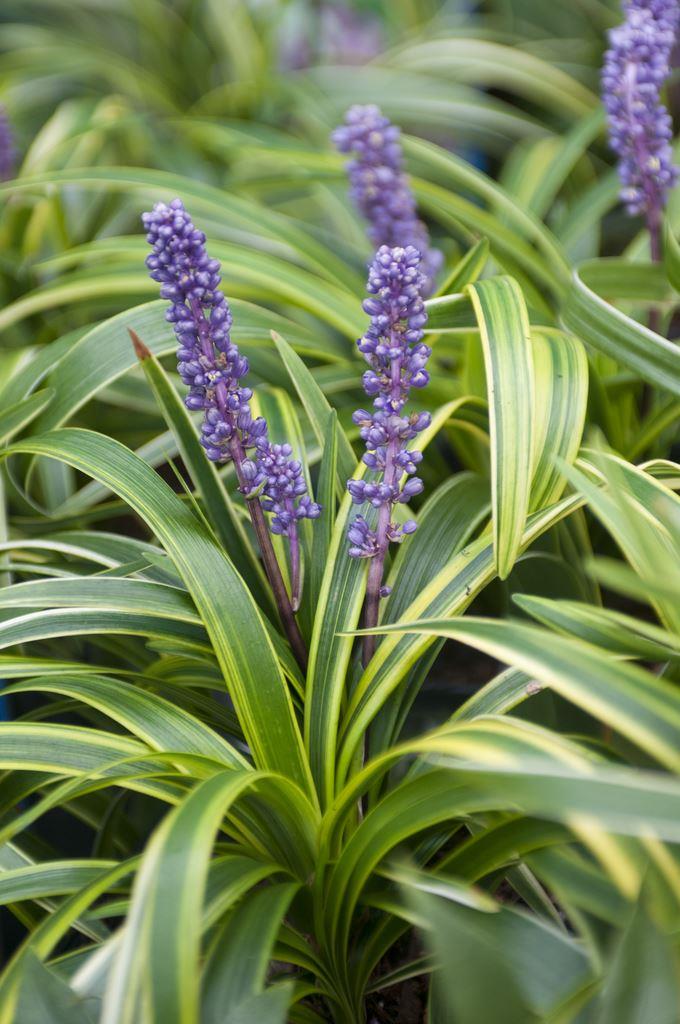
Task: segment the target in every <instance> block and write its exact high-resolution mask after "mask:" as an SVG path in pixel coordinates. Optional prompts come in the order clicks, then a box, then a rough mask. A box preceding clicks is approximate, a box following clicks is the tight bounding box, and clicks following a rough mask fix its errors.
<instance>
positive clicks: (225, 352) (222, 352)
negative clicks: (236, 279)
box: [142, 199, 320, 535]
mask: <svg viewBox="0 0 680 1024" xmlns="http://www.w3.org/2000/svg"><path fill="white" fill-rule="evenodd" d="M142 221H143V224H144V227H145V229H146V231H147V241H148V242H149V244H150V245H151V246H152V252H151V253H150V254H149V256H147V259H146V265H147V268H148V270H149V272H150V274H151V277H152V278H153V280H154V281H158V282H159V283H160V285H161V297H162V298H164V299H167V300H168V301H169V302H170V307H169V309H168V311H167V313H166V314H165V315H166V319H167V320H169V322H170V323H171V324H173V326H174V329H175V334H176V336H177V342H178V349H177V361H178V362H177V369H178V371H179V375H180V377H181V378H182V381H183V382H184V384H186V385H187V387H188V388H189V393H188V395H187V397H186V399H185V402H186V405H187V407H188V408H189V409H203V410H204V417H203V425H202V427H201V444H202V445H203V447H204V448H205V451H206V455H207V456H208V458H209V459H211V460H212V461H213V462H219V463H222V462H228V461H229V460H230V459H234V460H235V462H236V463H237V472H238V473H239V479H240V483H241V490H242V491H244V492H245V493H247V494H250V493H252V492H253V491H257V490H260V491H262V493H263V494H264V499H263V502H262V505H263V508H264V509H265V510H266V511H270V512H273V513H274V518H273V519H272V521H271V528H272V531H273V532H274V533H288V534H289V535H290V534H291V529H292V530H294V528H295V523H296V522H297V521H298V520H299V519H303V518H310V519H315V518H317V517H318V515H319V512H320V507H319V506H318V505H317V504H316V503H315V502H313V501H311V500H310V499H309V498H308V497H306V491H307V488H306V484H305V481H304V477H303V476H302V467H301V465H300V463H299V462H298V461H297V460H295V459H292V458H291V454H292V450H291V447H290V445H288V444H283V445H279V444H272V443H271V442H270V441H269V439H268V436H267V423H266V421H265V420H264V419H263V418H262V417H261V416H258V417H255V418H254V417H253V416H252V413H251V408H250V399H251V398H252V391H251V389H250V388H248V387H244V386H243V385H242V384H241V381H242V379H243V378H244V377H245V376H246V374H247V373H248V360H247V359H246V358H245V356H242V355H241V353H240V352H239V349H238V346H237V345H236V344H235V343H234V342H233V341H232V339H231V335H230V331H231V326H232V315H231V310H230V309H229V305H228V303H227V300H226V299H225V297H224V295H223V293H222V292H221V291H220V288H219V285H220V281H221V277H220V264H219V261H218V260H214V259H210V257H209V256H208V253H207V251H206V246H205V242H206V238H205V235H204V234H203V232H202V231H199V230H198V229H197V228H195V227H194V225H193V223H192V221H191V218H190V217H189V214H188V213H187V211H186V210H185V209H184V205H183V204H182V201H181V200H180V199H173V200H172V202H171V203H169V204H166V203H157V204H156V206H154V208H153V210H152V211H151V213H145V214H143V216H142ZM250 448H253V449H254V454H253V458H252V459H248V458H246V450H247V449H250Z"/></svg>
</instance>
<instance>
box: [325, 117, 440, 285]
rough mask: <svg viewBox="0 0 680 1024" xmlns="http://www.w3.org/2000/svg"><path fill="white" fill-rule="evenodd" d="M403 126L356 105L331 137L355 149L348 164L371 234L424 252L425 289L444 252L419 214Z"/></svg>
mask: <svg viewBox="0 0 680 1024" xmlns="http://www.w3.org/2000/svg"><path fill="white" fill-rule="evenodd" d="M400 134H401V133H400V130H399V128H398V127H397V126H396V125H393V124H392V123H391V122H390V121H389V119H388V118H386V117H384V116H383V115H382V113H381V112H380V109H379V108H378V107H376V106H374V105H373V104H370V105H369V106H365V107H363V106H354V107H350V109H349V110H348V111H347V113H346V115H345V123H344V124H343V125H340V127H339V128H336V129H335V131H334V132H333V134H332V136H331V138H332V140H333V142H334V144H335V146H336V148H337V149H338V150H339V151H340V152H341V153H350V154H352V159H351V160H350V161H348V163H347V172H348V175H349V180H350V186H351V187H350V196H351V198H352V200H353V202H354V203H355V204H356V206H357V207H358V209H359V211H360V212H361V213H362V214H363V216H364V217H365V218H366V220H367V221H368V225H369V226H368V237H369V239H370V240H371V242H372V243H373V246H374V248H375V249H377V248H378V247H379V246H381V245H388V246H402V247H404V246H409V245H412V246H414V247H415V248H416V249H418V251H419V252H420V254H421V257H422V271H423V273H424V275H425V284H424V286H423V288H424V290H423V294H424V295H429V294H430V293H431V292H432V290H433V285H434V278H435V276H436V274H437V272H438V270H439V268H440V267H441V263H442V254H441V252H439V250H438V249H431V248H430V239H429V235H428V232H427V228H426V227H425V225H424V224H423V222H422V221H421V220H419V219H418V211H417V208H416V201H415V198H414V196H413V193H412V192H411V188H410V186H409V182H408V177H407V176H406V174H405V173H404V158H403V154H402V148H401V142H400Z"/></svg>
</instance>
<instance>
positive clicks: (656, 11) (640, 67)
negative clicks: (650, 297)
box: [602, 0, 680, 258]
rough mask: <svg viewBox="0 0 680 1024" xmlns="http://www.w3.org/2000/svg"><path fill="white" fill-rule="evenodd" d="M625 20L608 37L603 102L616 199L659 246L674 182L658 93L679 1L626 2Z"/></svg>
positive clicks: (666, 69)
mask: <svg viewBox="0 0 680 1024" xmlns="http://www.w3.org/2000/svg"><path fill="white" fill-rule="evenodd" d="M623 10H624V13H625V18H626V20H625V21H624V23H623V24H622V25H619V26H618V27H617V28H615V29H612V30H611V31H610V33H609V42H610V48H609V50H607V53H606V54H605V60H604V67H603V69H602V97H603V102H604V105H605V108H606V111H607V115H608V121H609V137H610V143H611V147H612V149H613V150H614V152H615V153H616V154H617V156H618V157H619V176H620V178H621V182H622V185H623V188H622V190H621V199H622V200H623V202H624V203H625V204H626V208H627V210H628V212H629V213H631V214H639V213H644V214H645V215H646V217H647V223H648V227H649V229H650V233H651V235H652V249H653V256H654V258H658V255H659V254H658V253H657V252H655V249H656V248H658V246H659V244H660V243H659V237H658V236H659V229H660V223H661V211H662V210H663V208H664V206H665V204H666V198H667V195H668V191H669V189H670V188H672V187H673V185H674V184H675V183H676V181H677V178H678V169H677V168H676V167H674V166H673V152H672V149H671V140H672V137H673V130H672V125H671V119H670V116H669V114H668V111H667V110H666V108H665V107H664V106H663V104H662V103H661V99H660V92H661V89H662V87H663V84H664V82H665V80H666V78H667V77H668V74H669V71H670V66H669V64H670V56H671V50H672V48H673V45H674V42H675V35H676V31H677V28H678V20H679V18H680V7H679V5H678V0H626V2H625V3H624V5H623Z"/></svg>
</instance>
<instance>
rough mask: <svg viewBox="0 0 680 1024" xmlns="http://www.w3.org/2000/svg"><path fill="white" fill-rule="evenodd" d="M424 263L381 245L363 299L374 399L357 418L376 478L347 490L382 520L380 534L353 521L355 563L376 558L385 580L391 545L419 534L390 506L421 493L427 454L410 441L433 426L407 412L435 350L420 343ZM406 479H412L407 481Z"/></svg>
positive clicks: (367, 381) (367, 379)
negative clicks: (419, 474) (421, 474)
mask: <svg viewBox="0 0 680 1024" xmlns="http://www.w3.org/2000/svg"><path fill="white" fill-rule="evenodd" d="M419 266H420V253H419V252H418V250H417V249H415V248H414V247H413V246H407V247H406V248H405V249H402V248H400V247H395V248H389V247H388V246H386V245H383V246H381V248H380V249H379V250H378V252H377V253H376V256H375V259H374V261H373V263H372V264H371V267H370V269H369V275H368V285H367V290H368V292H369V298H368V299H366V300H365V302H364V310H365V311H366V312H367V313H368V314H369V316H370V318H371V320H370V324H369V327H368V329H367V331H366V333H365V334H364V336H363V337H362V338H360V339H359V341H358V342H357V345H358V347H359V351H360V352H361V353H362V354H363V355H364V358H365V359H366V362H367V363H368V365H369V369H368V370H367V371H366V373H365V374H364V390H365V391H366V393H367V394H368V395H370V397H371V398H373V410H372V411H370V412H369V411H368V410H366V409H358V410H357V411H356V412H355V413H354V416H353V420H354V422H355V423H356V424H357V425H358V426H359V428H360V431H359V433H360V435H361V438H362V439H363V441H364V443H365V445H366V453H365V454H364V456H363V461H364V463H365V464H366V465H367V466H368V468H369V469H370V470H372V471H373V473H374V474H375V479H373V480H349V481H348V482H347V489H348V490H349V493H350V495H351V497H352V501H353V502H354V504H355V505H364V504H370V505H372V506H373V508H375V509H377V510H378V516H377V525H376V528H375V529H372V528H371V527H370V526H369V524H368V522H367V521H366V519H364V517H363V516H357V517H356V518H355V519H354V520H353V522H352V523H351V525H350V528H349V531H348V538H349V541H350V549H349V553H350V555H352V557H353V558H372V559H376V560H377V561H378V562H379V563H380V580H381V579H382V563H383V561H384V558H385V554H386V551H387V547H388V545H389V544H390V542H396V543H400V542H401V541H402V540H403V539H404V537H406V536H408V535H409V534H411V533H413V532H414V530H415V529H416V523H415V522H414V521H413V520H412V519H409V520H407V522H405V523H404V524H403V525H401V526H400V525H398V524H397V523H395V522H393V521H392V511H393V507H394V506H395V505H396V504H398V503H407V502H409V501H410V500H411V498H413V497H414V496H415V495H416V494H419V493H420V492H421V491H422V489H423V483H422V480H420V478H419V477H417V476H413V474H414V473H415V472H416V471H417V467H418V465H419V463H420V462H421V460H422V457H423V456H422V453H421V452H419V451H411V450H409V448H408V443H409V441H412V440H413V439H414V438H415V437H416V436H417V434H418V433H419V432H420V431H421V430H423V429H424V428H425V427H427V426H428V424H429V422H430V416H429V414H428V413H411V414H409V415H404V414H403V409H404V405H405V404H406V402H407V401H408V398H409V394H410V391H411V388H422V387H425V385H426V384H427V383H428V381H429V374H428V372H427V370H426V369H425V367H426V364H427V360H428V358H429V356H430V349H429V348H428V346H427V345H425V344H423V341H422V338H423V327H424V326H425V323H426V322H427V313H426V312H425V305H424V303H423V299H422V292H423V287H424V283H425V278H424V275H423V273H422V271H421V270H420V269H419ZM404 477H410V479H408V480H406V482H404ZM376 573H377V569H376Z"/></svg>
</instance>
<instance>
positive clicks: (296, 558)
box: [286, 500, 300, 612]
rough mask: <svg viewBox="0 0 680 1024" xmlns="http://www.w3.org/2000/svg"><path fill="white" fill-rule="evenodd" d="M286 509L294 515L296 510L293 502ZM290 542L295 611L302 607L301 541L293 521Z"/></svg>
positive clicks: (291, 588)
mask: <svg viewBox="0 0 680 1024" xmlns="http://www.w3.org/2000/svg"><path fill="white" fill-rule="evenodd" d="M286 509H287V510H288V512H289V513H290V514H291V515H293V513H294V511H295V509H294V506H293V502H292V501H290V500H288V501H286ZM288 542H289V544H290V593H291V604H292V606H293V611H294V612H296V611H297V610H298V608H299V607H300V540H299V538H298V532H297V523H296V522H295V520H294V519H293V521H292V522H291V524H290V526H289V527H288Z"/></svg>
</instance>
